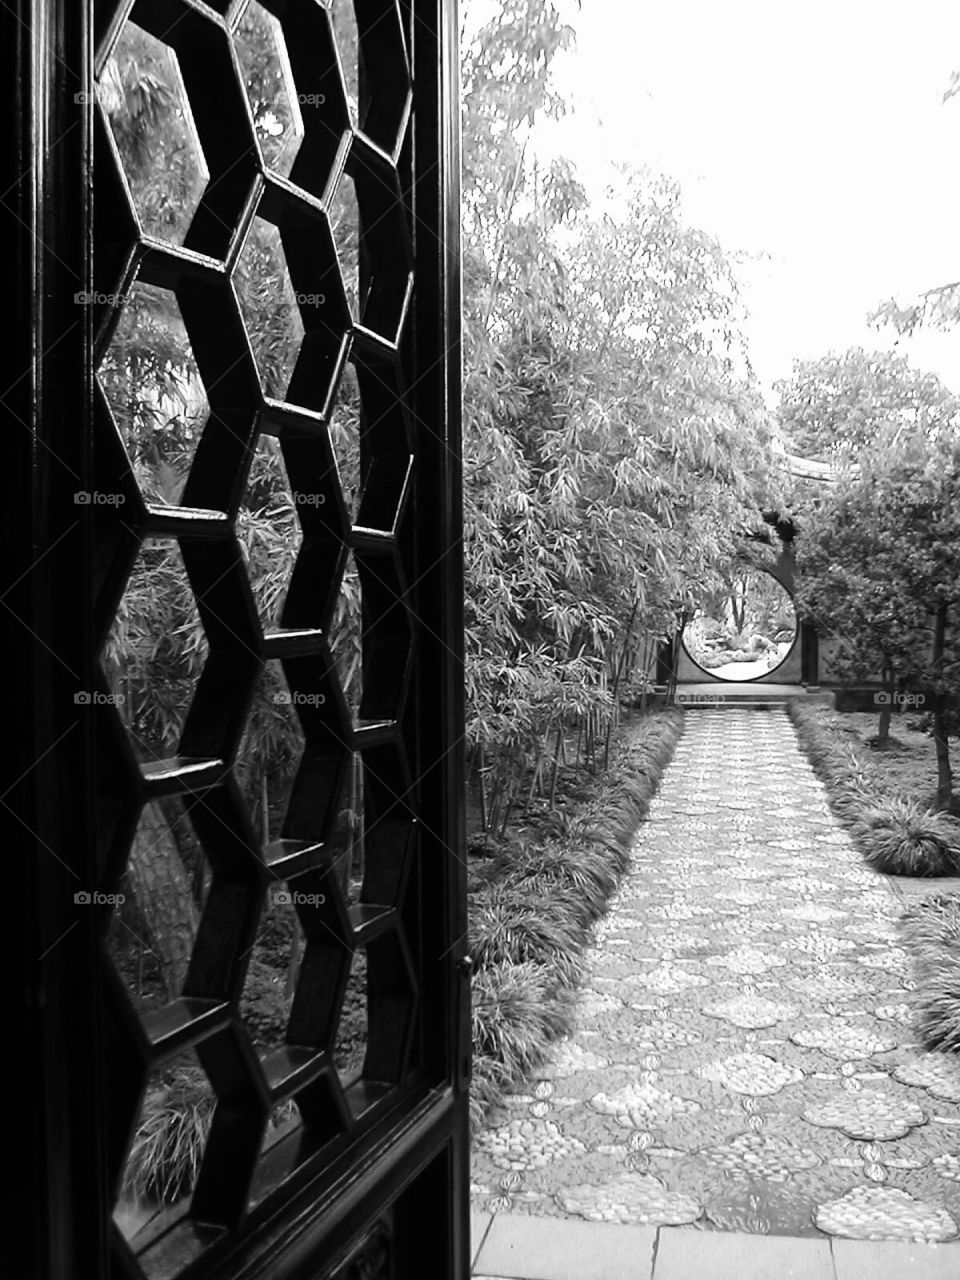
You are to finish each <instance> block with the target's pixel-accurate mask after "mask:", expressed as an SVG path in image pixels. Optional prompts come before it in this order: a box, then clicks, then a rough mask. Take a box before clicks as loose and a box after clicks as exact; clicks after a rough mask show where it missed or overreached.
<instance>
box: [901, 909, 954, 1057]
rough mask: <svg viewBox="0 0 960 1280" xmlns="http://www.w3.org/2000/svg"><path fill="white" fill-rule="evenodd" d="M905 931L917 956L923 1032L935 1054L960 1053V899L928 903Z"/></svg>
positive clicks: (908, 916)
mask: <svg viewBox="0 0 960 1280" xmlns="http://www.w3.org/2000/svg"><path fill="white" fill-rule="evenodd" d="M900 928H901V932H902V935H903V940H904V943H905V945H906V946H907V948H908V949H909V950H910V951H911V952H912V953H913V961H914V972H915V974H916V980H917V991H916V995H915V998H914V999H915V1003H914V1007H915V1010H916V1019H917V1028H918V1031H919V1033H920V1035H921V1036H922V1038H923V1041H924V1043H925V1044H926V1045H927V1046H928V1047H929V1048H931V1049H939V1050H941V1051H942V1052H946V1053H960V895H958V894H955V893H954V894H936V895H934V896H932V897H930V898H925V899H924V900H923V901H922V902H920V903H917V904H916V906H913V907H911V908H910V909H909V910H908V911H907V912H905V913H904V916H903V919H902V921H901V925H900Z"/></svg>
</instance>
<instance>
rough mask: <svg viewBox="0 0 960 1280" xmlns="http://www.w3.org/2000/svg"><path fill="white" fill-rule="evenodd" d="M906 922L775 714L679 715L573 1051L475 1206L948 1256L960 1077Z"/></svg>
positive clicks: (530, 1099)
mask: <svg viewBox="0 0 960 1280" xmlns="http://www.w3.org/2000/svg"><path fill="white" fill-rule="evenodd" d="M934 889H935V882H931V891H933V890H934ZM901 910H902V905H901V901H900V899H899V897H898V896H897V894H896V893H895V892H894V890H893V888H892V885H891V882H890V881H889V880H888V879H887V878H886V877H884V876H880V875H878V874H877V873H875V872H873V871H871V870H869V868H867V867H866V865H865V864H864V862H863V860H862V858H861V857H860V855H859V854H858V853H857V851H856V850H855V849H854V848H853V846H852V844H851V842H850V840H849V839H848V837H847V835H846V834H845V833H844V832H843V831H842V829H841V828H840V827H839V825H838V824H837V822H836V820H835V819H834V817H833V816H832V814H831V813H830V810H829V808H828V806H827V802H826V797H825V794H824V790H823V787H822V786H821V784H820V783H819V782H818V781H817V779H816V778H815V776H814V774H813V772H812V770H811V768H810V767H809V765H808V763H807V762H806V759H805V757H804V756H803V755H802V753H801V751H800V749H799V746H798V744H797V740H796V736H795V734H794V730H793V727H792V725H791V723H790V721H789V719H788V718H787V716H786V714H785V713H784V712H783V711H780V710H777V711H758V710H752V709H732V708H724V709H723V710H718V711H705V712H697V713H693V714H691V715H690V716H688V718H687V724H686V729H685V732H684V736H683V738H682V739H681V741H680V743H679V745H678V748H677V752H676V755H675V757H674V760H673V762H672V763H671V764H670V766H669V767H668V769H667V771H666V773H665V775H664V778H663V781H662V783H661V786H660V790H659V792H658V794H657V796H656V797H655V798H654V800H653V803H652V804H651V807H650V812H649V815H648V819H647V821H646V822H645V823H644V824H643V827H642V828H641V831H640V833H639V834H638V837H637V841H636V843H635V846H634V850H633V865H632V868H631V870H630V871H629V873H628V875H627V876H626V878H625V879H624V882H623V884H622V886H621V889H620V891H619V893H618V894H617V896H616V897H615V898H614V900H613V902H612V903H611V909H610V912H609V914H608V915H607V916H606V917H605V918H604V919H603V920H602V921H601V922H600V924H599V925H598V927H597V930H596V934H595V945H594V946H593V948H592V950H591V951H590V953H589V968H588V976H587V978H586V980H585V982H584V985H583V987H582V990H581V992H580V996H579V999H578V1006H577V1010H578V1011H577V1018H576V1025H575V1029H574V1033H573V1035H572V1036H571V1037H570V1038H569V1039H567V1040H565V1041H563V1042H561V1043H560V1044H559V1045H558V1046H557V1047H556V1049H555V1052H554V1054H553V1056H552V1059H551V1061H550V1062H549V1063H548V1064H546V1065H545V1066H544V1067H542V1068H541V1069H540V1070H539V1071H538V1072H537V1073H536V1074H535V1077H534V1078H533V1079H532V1080H531V1081H530V1082H529V1083H528V1086H527V1088H526V1091H525V1092H523V1093H516V1094H514V1095H513V1096H511V1097H510V1098H509V1099H508V1104H507V1107H506V1108H505V1110H504V1111H502V1112H500V1113H499V1114H498V1115H497V1116H496V1117H494V1118H492V1120H491V1123H490V1124H489V1126H488V1127H487V1129H486V1130H485V1131H484V1132H483V1133H482V1134H480V1135H479V1136H478V1138H477V1139H476V1140H475V1142H474V1150H473V1159H472V1164H473V1169H472V1189H471V1190H472V1200H473V1207H474V1208H475V1209H478V1210H482V1211H486V1212H495V1213H496V1212H510V1213H529V1214H535V1215H541V1216H544V1215H560V1216H574V1215H576V1216H579V1217H581V1218H586V1219H588V1220H591V1221H600V1222H619V1223H647V1224H664V1225H665V1224H682V1223H697V1224H698V1225H700V1226H701V1227H703V1228H704V1229H719V1230H730V1231H748V1232H752V1233H754V1234H765V1233H770V1234H782V1235H814V1236H818V1235H821V1234H822V1233H825V1234H827V1235H834V1236H842V1237H849V1238H853V1239H872V1240H916V1241H926V1242H931V1243H933V1242H938V1241H944V1240H951V1239H954V1238H956V1237H957V1235H958V1233H960V1058H958V1057H956V1056H947V1055H940V1054H934V1053H929V1052H926V1051H925V1050H923V1049H922V1048H921V1047H920V1045H919V1044H917V1043H916V1038H915V1035H914V1033H913V1031H912V1029H911V1024H910V1000H911V991H912V989H913V984H912V982H911V979H910V965H909V961H908V958H907V956H906V954H905V953H904V951H903V950H902V948H901V947H900V945H899V940H898V932H897V919H898V916H899V914H900V912H901Z"/></svg>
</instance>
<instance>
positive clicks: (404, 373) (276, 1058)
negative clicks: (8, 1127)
mask: <svg viewBox="0 0 960 1280" xmlns="http://www.w3.org/2000/svg"><path fill="white" fill-rule="evenodd" d="M10 12H11V17H10V18H8V19H4V21H5V24H6V26H5V28H4V29H5V30H8V31H9V34H10V35H11V41H10V42H9V43H8V47H9V48H10V49H11V50H12V51H13V57H12V58H11V63H13V62H15V63H16V65H17V68H18V76H19V81H18V84H17V88H16V90H15V100H16V103H17V111H18V114H17V120H18V122H19V124H18V143H19V146H20V153H19V155H18V157H17V158H16V159H15V161H14V164H15V172H17V173H18V174H19V175H20V176H21V179H22V177H23V174H24V173H25V172H27V160H28V159H29V160H30V162H31V164H32V166H33V171H34V173H35V175H36V177H37V181H36V182H34V183H32V184H31V183H30V182H23V181H22V180H21V182H20V184H19V185H18V186H17V187H16V189H15V190H16V200H17V203H16V208H15V209H14V208H13V204H14V202H13V201H12V200H11V199H8V200H7V202H6V205H5V207H4V211H3V212H4V217H5V218H6V219H7V222H8V224H9V226H10V228H11V229H12V234H13V235H15V236H16V239H17V243H18V244H19V245H20V247H21V250H22V257H21V260H20V263H21V269H20V273H19V275H18V276H16V278H15V280H14V284H15V286H16V290H17V292H16V297H17V299H18V300H19V302H18V305H19V306H20V312H19V318H20V320H21V323H22V325H23V330H22V332H21V337H20V338H18V340H17V341H16V342H15V343H14V344H13V346H12V348H11V349H10V351H9V352H8V360H9V372H10V374H11V379H10V380H9V381H10V382H12V381H13V377H14V375H15V374H16V372H17V369H18V368H19V369H20V370H21V373H22V370H23V369H24V368H32V369H33V370H34V373H35V375H36V376H35V378H34V379H33V380H31V379H27V380H26V383H27V385H26V386H25V385H23V383H24V379H23V377H22V376H21V378H20V381H19V382H17V383H16V384H15V389H14V390H13V391H11V393H10V395H9V397H8V406H9V407H10V408H11V409H12V410H13V412H14V413H15V414H16V415H17V416H18V417H21V418H22V420H23V422H24V426H26V427H27V428H28V431H27V432H26V433H25V436H26V440H25V442H24V441H21V445H22V446H23V447H22V453H20V452H17V448H19V446H16V447H15V450H14V452H15V457H14V461H15V464H16V468H17V470H16V471H15V473H14V475H13V486H14V488H15V489H16V490H17V492H16V495H15V498H14V499H13V501H12V504H11V507H12V510H11V511H8V513H7V519H8V533H9V535H10V541H9V542H8V546H9V548H10V552H11V555H10V567H11V571H12V572H11V576H10V584H12V585H11V591H12V592H13V594H12V595H11V596H10V601H11V602H12V607H11V605H10V604H9V602H8V613H10V614H11V615H12V616H14V618H15V622H11V623H10V626H11V635H12V637H13V638H14V643H15V644H17V645H20V646H21V647H22V648H23V646H25V645H29V652H30V661H29V663H28V665H27V668H26V671H27V672H28V674H27V675H26V676H25V678H24V679H23V681H22V687H21V689H20V690H19V691H18V697H19V698H20V700H21V704H22V710H23V712H24V715H25V717H26V718H27V719H28V720H29V724H30V726H31V730H30V732H29V733H26V734H25V735H24V741H23V761H20V762H18V763H20V764H27V763H30V762H31V761H32V762H33V764H32V767H31V769H30V770H29V773H30V781H29V785H28V789H27V790H24V789H23V785H21V789H20V792H16V793H15V800H16V801H17V805H16V814H15V817H16V819H17V824H18V825H17V826H16V827H15V831H16V833H17V834H16V842H17V846H18V848H19V849H20V850H21V851H22V853H23V857H24V861H25V866H26V867H27V869H26V870H25V871H24V879H23V885H22V891H23V894H24V895H25V896H26V899H27V900H28V903H29V904H30V905H29V909H28V910H26V911H25V913H24V920H23V923H22V927H21V929H20V933H18V937H17V939H16V941H17V945H18V946H19V948H20V951H21V952H22V950H23V948H24V946H25V947H26V949H27V952H28V953H29V954H28V955H27V956H26V957H24V956H22V955H21V958H20V964H21V966H22V969H23V973H24V979H25V984H26V986H25V990H27V994H28V999H27V1001H26V1003H25V1006H24V1010H25V1012H24V1031H25V1043H27V1044H28V1045H29V1047H30V1051H31V1053H32V1055H33V1058H32V1060H33V1062H34V1066H35V1068H36V1072H37V1074H36V1075H35V1077H34V1078H33V1079H32V1080H31V1083H30V1086H29V1088H30V1089H31V1090H32V1093H31V1102H32V1104H33V1105H34V1106H35V1107H36V1108H37V1113H36V1116H35V1118H34V1119H35V1123H34V1130H33V1131H34V1139H35V1150H36V1160H35V1162H34V1164H33V1165H32V1166H31V1171H30V1174H29V1176H26V1175H25V1178H24V1183H25V1188H28V1194H27V1196H25V1203H24V1206H23V1213H24V1215H25V1216H24V1218H23V1221H24V1223H26V1222H27V1221H29V1222H31V1223H32V1224H33V1233H32V1234H33V1239H32V1240H31V1241H30V1242H28V1241H27V1240H26V1239H25V1240H24V1248H23V1251H22V1254H21V1255H20V1258H21V1262H22V1263H24V1269H23V1271H22V1274H25V1275H26V1274H36V1275H38V1276H41V1275H42V1276H51V1277H52V1276H74V1275H76V1276H78V1277H79V1276H84V1277H87V1276H98V1275H104V1276H106V1275H110V1274H112V1275H117V1276H124V1277H137V1278H138V1280H142V1278H143V1277H150V1278H152V1277H171V1278H172V1277H180V1276H184V1277H186V1276H190V1277H193V1276H198V1277H199V1276H211V1277H213V1276H216V1277H224V1278H225V1277H228V1276H229V1277H233V1276H241V1275H242V1276H244V1277H247V1276H249V1277H254V1276H261V1275H270V1276H290V1277H294V1276H296V1277H300V1276H303V1277H307V1276H309V1277H320V1276H327V1275H331V1276H333V1275H336V1276H337V1277H341V1276H342V1277H346V1276H351V1277H352V1276H357V1277H360V1276H364V1277H366V1276H370V1277H374V1276H377V1277H380V1276H383V1277H387V1276H389V1277H395V1278H396V1280H400V1277H403V1276H407V1275H414V1274H416V1275H417V1276H424V1277H427V1276H436V1277H438V1278H439V1277H443V1278H444V1280H446V1278H447V1277H457V1276H465V1275H466V1274H467V1227H466V1206H467V1181H466V1162H467V1112H466V1086H467V1078H468V1073H469V1011H468V982H467V976H468V975H467V970H466V962H465V961H464V959H463V955H464V949H465V889H464V877H463V860H462V849H463V835H462V805H461V800H460V788H461V782H462V759H461V741H462V727H461V710H460V684H461V648H460V598H461V592H462V584H461V577H460V572H461V570H460V552H459V462H458V447H459V368H458V362H459V329H458V326H459V297H458V292H457V288H458V284H457V278H458V257H457V255H458V248H457V227H458V209H457V202H458V192H457V171H458V157H457V135H458V129H457V101H456V21H455V13H454V10H453V8H452V7H451V6H448V5H446V4H444V3H441V2H440V0H433V3H420V0H209V2H208V3H204V2H203V0H122V2H120V3H118V2H117V0H112V2H110V0H100V2H99V3H95V4H93V5H92V6H89V5H86V4H82V3H67V0H63V2H62V3H61V2H60V0H56V2H55V3H47V4H42V3H35V4H27V3H24V4H22V5H20V7H19V11H18V12H17V13H13V12H12V11H10ZM8 69H9V68H8ZM51 140H53V145H52V146H51ZM11 213H12V215H13V216H12V217H10V216H8V215H9V214H11ZM14 224H15V225H14ZM38 353H39V354H38ZM31 360H32V364H31ZM38 560H44V562H45V569H44V575H43V576H42V577H41V576H38V575H37V574H36V573H34V572H31V571H30V566H32V565H35V564H36V563H37V562H38ZM24 566H27V575H26V587H24V586H20V587H18V585H17V584H18V583H23V582H24V573H23V570H24ZM18 573H19V577H18V576H17V575H18ZM18 592H19V593H20V594H19V595H18ZM24 592H25V594H23V593H24ZM21 595H22V599H21ZM18 628H19V630H18ZM25 631H29V637H28V639H27V640H25V639H24V635H23V634H21V633H23V632H25ZM24 651H25V652H26V649H24ZM5 806H6V807H7V808H8V809H10V811H11V812H13V808H12V807H11V805H10V801H9V799H8V800H7V801H6V802H5ZM41 846H42V849H46V850H48V851H49V853H50V855H51V856H50V857H48V858H46V860H44V859H45V855H44V854H43V853H42V849H41ZM31 859H32V861H31ZM68 895H69V899H70V900H69V903H67V897H68ZM38 957H39V958H38ZM39 1007H42V1008H43V1009H44V1010H45V1013H44V1019H45V1021H43V1024H42V1027H41V1022H40V1020H39V1019H38V1017H37V1013H36V1010H37V1008H39ZM64 1125H66V1128H64ZM57 1126H59V1128H58V1127H57ZM38 1135H39V1136H38ZM27 1201H29V1203H27ZM24 1230H25V1232H26V1226H25V1227H24ZM41 1238H42V1240H43V1243H42V1244H40V1243H38V1241H39V1240H40V1239H41ZM28 1246H29V1253H28ZM28 1257H29V1259H30V1261H29V1263H28V1264H27V1258H28Z"/></svg>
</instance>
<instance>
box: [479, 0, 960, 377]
mask: <svg viewBox="0 0 960 1280" xmlns="http://www.w3.org/2000/svg"><path fill="white" fill-rule="evenodd" d="M564 3H565V4H566V7H567V12H568V15H569V17H568V20H569V21H570V23H571V25H573V26H574V27H575V29H576V31H577V43H576V49H575V51H574V52H572V53H570V54H566V55H563V56H562V57H560V58H558V59H557V61H556V63H555V68H556V72H555V83H556V87H557V88H558V89H559V90H560V91H561V92H562V94H563V95H564V97H566V98H567V99H568V100H569V101H570V102H571V104H572V106H573V108H574V109H573V111H572V113H571V114H570V115H569V116H568V117H567V118H566V119H565V120H563V121H561V122H560V123H559V124H557V125H555V126H553V125H551V126H548V127H547V128H545V129H544V130H539V131H538V143H537V150H538V151H541V153H549V154H563V155H565V156H567V157H568V158H569V159H570V160H572V161H573V162H574V164H575V166H576V167H577V169H578V171H579V174H580V177H581V180H582V181H584V182H585V183H586V185H587V186H588V189H590V190H594V191H597V192H599V191H600V190H601V189H602V187H603V185H604V183H605V181H606V177H607V171H606V169H605V165H606V164H607V163H608V162H610V161H615V160H620V159H622V160H629V161H631V162H633V163H636V164H647V165H651V166H653V167H655V168H657V169H660V170H661V171H663V172H665V173H668V174H670V175H672V176H673V177H675V178H677V179H678V180H679V182H680V184H681V187H682V190H683V193H684V210H685V215H686V217H687V220H688V221H690V222H692V223H694V224H696V225H698V226H700V227H701V228H703V229H704V230H705V231H708V232H710V233H711V234H713V235H715V236H716V237H717V238H718V239H719V240H720V242H721V243H722V244H723V245H724V247H725V248H727V249H729V250H744V251H747V252H749V253H751V254H757V255H764V256H763V257H761V258H760V259H759V260H758V261H755V262H751V263H750V264H748V265H746V266H744V268H743V269H742V276H743V278H744V280H745V284H746V300H747V303H748V306H749V308H750V311H751V319H750V322H749V327H748V334H749V338H750V343H751V351H752V359H753V362H754V366H755V368H756V370H757V373H758V374H759V376H760V379H761V382H762V383H763V384H764V385H765V386H766V387H767V388H769V386H770V384H771V383H772V381H773V380H775V379H776V378H778V377H783V376H786V375H787V374H789V372H790V368H791V364H792V361H793V359H794V358H795V357H798V358H815V357H817V356H820V355H823V354H826V352H827V351H829V350H845V349H846V348H847V347H849V346H853V345H863V346H866V347H868V348H881V347H889V346H892V345H893V344H894V342H895V338H896V335H894V334H893V333H892V331H890V330H887V331H881V332H877V331H875V330H873V329H871V328H870V327H868V326H867V324H866V320H865V317H866V314H867V312H868V311H869V310H870V309H871V308H873V307H874V306H875V305H876V304H878V303H879V302H880V301H881V300H882V299H884V298H889V297H891V296H895V297H897V298H898V299H899V300H909V299H910V298H911V297H912V296H913V295H915V294H916V293H918V292H919V291H921V290H923V289H927V288H930V287H932V286H934V285H937V284H941V283H946V282H947V281H952V280H957V279H960V166H958V163H957V161H958V157H960V97H958V98H955V99H951V100H950V101H949V102H948V103H946V104H944V103H943V102H942V97H943V91H944V89H945V88H946V87H947V85H948V83H949V79H950V73H951V71H953V70H954V69H955V68H960V2H958V0H949V2H948V0H869V2H868V0H832V2H831V0H803V2H802V3H801V2H800V0H792V2H791V3H786V2H785V0H679V2H678V0H658V2H657V3H655V4H653V3H649V0H583V6H582V9H581V10H580V11H579V12H578V11H577V7H576V4H575V3H574V2H573V0H564ZM470 8H474V9H476V8H479V6H474V5H470ZM899 349H900V350H901V351H903V352H904V353H905V354H907V355H909V356H910V358H911V359H912V360H913V362H914V363H915V364H917V365H919V366H920V367H921V368H926V369H932V370H934V371H936V372H937V373H939V374H940V376H941V377H942V378H943V380H944V381H945V382H946V383H947V385H948V386H950V387H951V388H952V389H953V390H954V391H957V392H960V329H958V330H955V331H954V332H952V333H948V334H937V333H930V334H928V335H920V336H918V337H917V338H915V339H913V340H910V341H907V340H901V342H900V347H899Z"/></svg>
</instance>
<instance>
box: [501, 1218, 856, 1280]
mask: <svg viewBox="0 0 960 1280" xmlns="http://www.w3.org/2000/svg"><path fill="white" fill-rule="evenodd" d="M656 1236H657V1232H656V1228H653V1227H635V1226H631V1227H623V1228H620V1229H618V1230H615V1231H611V1230H609V1229H608V1228H607V1227H605V1226H603V1225H602V1224H600V1223H596V1222H583V1221H577V1220H573V1219H568V1220H566V1221H558V1220H557V1219H555V1218H526V1217H517V1216H514V1215H510V1214H504V1215H498V1216H497V1218H496V1219H495V1220H494V1223H493V1226H492V1227H491V1228H490V1231H489V1233H488V1235H487V1238H486V1240H485V1241H484V1244H483V1247H482V1248H481V1250H480V1254H479V1256H478V1258H477V1263H476V1266H477V1270H478V1271H479V1272H481V1273H483V1274H485V1275H491V1276H492V1275H500V1276H511V1277H522V1280H610V1277H614V1276H615V1277H617V1280H621V1278H622V1280H649V1277H650V1274H651V1268H652V1266H653V1248H654V1243H655V1241H656ZM831 1280H832V1278H831Z"/></svg>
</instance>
